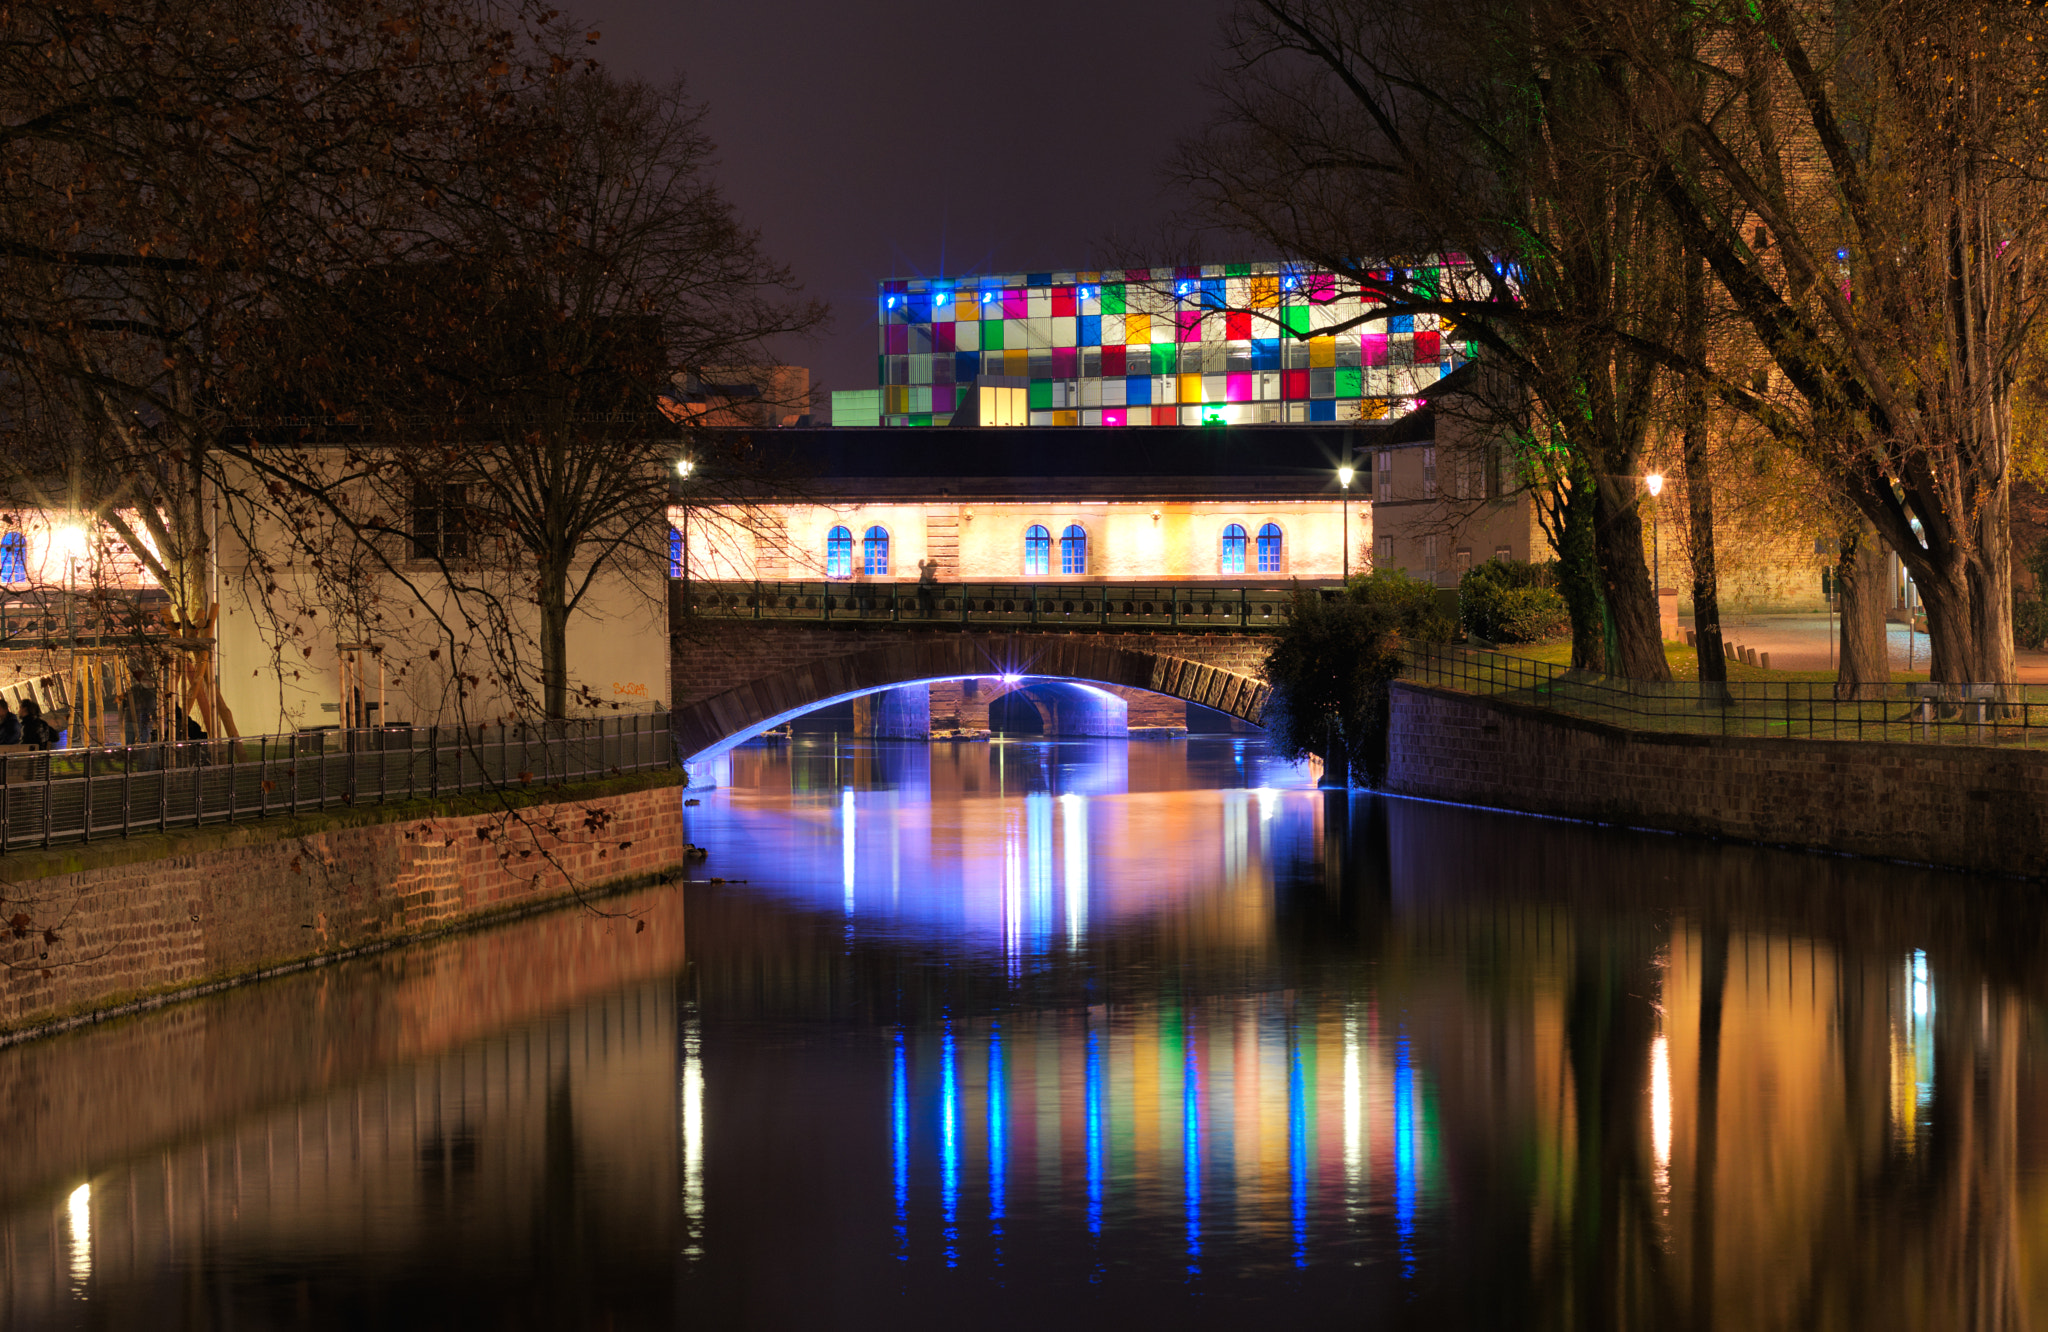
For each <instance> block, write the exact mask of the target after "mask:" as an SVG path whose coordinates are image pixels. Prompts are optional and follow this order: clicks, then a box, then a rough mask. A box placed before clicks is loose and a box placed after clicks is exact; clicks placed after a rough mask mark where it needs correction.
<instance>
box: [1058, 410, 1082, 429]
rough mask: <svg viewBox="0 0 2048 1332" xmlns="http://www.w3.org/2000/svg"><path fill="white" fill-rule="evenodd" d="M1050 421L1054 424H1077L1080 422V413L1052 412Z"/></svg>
mask: <svg viewBox="0 0 2048 1332" xmlns="http://www.w3.org/2000/svg"><path fill="white" fill-rule="evenodd" d="M1052 423H1053V424H1054V425H1056V426H1077V425H1079V424H1081V413H1079V412H1054V413H1053V414H1052Z"/></svg>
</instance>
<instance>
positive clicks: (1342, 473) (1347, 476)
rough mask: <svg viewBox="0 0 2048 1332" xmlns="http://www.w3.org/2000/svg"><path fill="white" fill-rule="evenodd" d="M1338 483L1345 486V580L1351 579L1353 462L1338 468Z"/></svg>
mask: <svg viewBox="0 0 2048 1332" xmlns="http://www.w3.org/2000/svg"><path fill="white" fill-rule="evenodd" d="M1337 484H1338V485H1340V486H1342V487H1344V581H1345V582H1347V583H1348V582H1350V581H1351V464H1350V463H1348V462H1347V463H1345V464H1344V465H1343V466H1342V467H1339V468H1338V469H1337Z"/></svg>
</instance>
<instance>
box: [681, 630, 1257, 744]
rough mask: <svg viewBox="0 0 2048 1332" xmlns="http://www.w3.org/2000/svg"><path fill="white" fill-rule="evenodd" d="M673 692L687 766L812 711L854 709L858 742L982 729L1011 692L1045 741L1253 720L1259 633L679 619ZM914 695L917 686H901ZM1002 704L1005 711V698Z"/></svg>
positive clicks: (1014, 704) (1012, 705)
mask: <svg viewBox="0 0 2048 1332" xmlns="http://www.w3.org/2000/svg"><path fill="white" fill-rule="evenodd" d="M676 624H677V626H678V627H677V630H676V632H675V633H674V634H673V636H672V637H673V642H672V652H671V668H672V671H673V679H672V682H671V688H672V690H673V697H674V699H675V713H674V716H675V729H676V746H677V751H678V753H679V755H680V756H681V757H682V758H683V759H684V760H685V761H686V762H691V763H695V762H701V761H703V760H706V759H710V758H714V757H716V756H717V755H718V754H720V753H723V752H724V751H725V750H727V749H729V748H731V747H732V746H733V745H735V744H738V743H739V742H741V741H743V740H746V739H748V738H750V737H752V736H755V735H758V734H760V733H761V732H762V731H764V730H767V729H769V728H770V727H773V726H777V725H780V724H781V723H782V722H784V721H787V720H789V719H790V718H792V717H795V716H797V715H799V714H801V713H804V712H808V711H810V710H811V709H813V708H816V707H819V706H821V705H823V704H827V703H834V702H839V701H841V700H845V699H853V700H855V709H856V727H857V729H859V730H860V732H861V733H862V734H866V735H875V736H885V737H886V736H897V737H902V738H911V737H915V736H918V735H922V734H929V732H930V730H931V728H932V727H933V726H934V724H936V725H938V726H939V727H941V728H944V727H947V726H949V725H950V726H955V727H958V728H961V729H977V730H978V729H983V728H986V727H988V725H989V718H990V716H991V712H992V711H1000V710H1003V709H1004V708H1005V707H1006V706H1008V707H1009V708H1015V707H1017V706H1018V704H1019V699H1018V698H1017V697H1012V696H1013V695H1014V696H1021V697H1022V698H1023V699H1026V700H1028V701H1029V703H1030V705H1031V706H1032V707H1033V708H1034V709H1035V710H1036V712H1037V713H1038V715H1039V717H1040V719H1041V724H1042V725H1043V726H1044V729H1045V730H1046V733H1048V734H1081V735H1090V734H1093V735H1103V734H1124V733H1125V730H1124V728H1125V727H1126V726H1159V725H1166V724H1170V723H1171V722H1174V721H1178V720H1180V719H1181V718H1182V717H1183V716H1184V715H1185V714H1184V710H1183V707H1184V705H1185V704H1187V703H1199V704H1201V705H1202V706H1204V707H1207V708H1213V709H1215V710H1216V711H1218V712H1222V713H1225V714H1227V715H1229V716H1231V717H1234V718H1237V719H1239V720H1241V721H1244V722H1249V723H1253V724H1256V723H1257V722H1258V720H1259V718H1260V716H1261V714H1262V713H1263V711H1264V709H1265V704H1266V697H1267V693H1268V690H1267V687H1266V684H1265V681H1264V680H1263V679H1262V678H1261V676H1260V674H1259V672H1260V666H1261V663H1262V662H1263V660H1264V658H1265V653H1266V648H1267V646H1268V645H1269V643H1270V642H1271V639H1270V637H1269V636H1268V635H1266V634H1263V633H1258V632H1248V631H1242V630H1240V631H1235V632H1232V631H1215V630H1199V629H1197V630H1179V629H1176V630H1166V631H1159V632H1133V631H1117V630H1111V631H1107V632H1087V631H1078V630H1066V629H1017V630H1012V631H979V630H974V629H952V628H921V627H920V628H912V627H909V626H903V625H861V624H814V623H803V622H798V623H775V622H763V621H754V620H744V619H730V620H728V619H720V618H716V617H708V616H707V617H693V618H689V619H683V620H679V621H677V622H676ZM908 685H917V686H921V688H918V689H906V688H904V687H903V686H908ZM1006 698H1008V699H1009V700H1010V701H1009V703H1008V705H1005V703H1004V700H1005V699H1006Z"/></svg>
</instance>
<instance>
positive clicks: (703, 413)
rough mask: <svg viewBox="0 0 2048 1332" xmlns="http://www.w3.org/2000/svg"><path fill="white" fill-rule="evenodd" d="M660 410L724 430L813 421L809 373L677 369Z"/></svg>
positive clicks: (775, 368) (778, 368) (769, 368)
mask: <svg viewBox="0 0 2048 1332" xmlns="http://www.w3.org/2000/svg"><path fill="white" fill-rule="evenodd" d="M671 382H672V384H673V387H672V389H671V391H670V392H669V393H668V394H666V395H665V396H664V397H663V398H662V411H663V413H664V414H665V415H666V416H668V418H669V419H670V420H672V421H681V422H683V423H685V424H689V425H700V426H713V427H718V428H724V429H753V430H781V429H787V428H791V427H796V426H807V425H810V424H811V372H810V371H809V370H807V369H805V368H804V367H803V366H800V365H724V366H718V365H713V366H705V367H703V368H702V369H700V370H686V371H679V372H678V373H677V374H676V375H675V377H674V379H673V380H672V381H671Z"/></svg>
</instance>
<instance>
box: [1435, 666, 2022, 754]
mask: <svg viewBox="0 0 2048 1332" xmlns="http://www.w3.org/2000/svg"><path fill="white" fill-rule="evenodd" d="M1404 656H1405V658H1406V661H1405V665H1404V667H1403V670H1402V677H1403V678H1404V679H1408V680H1413V681H1415V682H1417V683H1418V684H1429V685H1436V686H1440V687H1442V688H1446V689H1456V690H1459V691H1461V692H1463V693H1470V694H1486V695H1490V696H1492V697H1495V698H1499V699H1502V700H1505V701H1508V702H1514V703H1521V704H1524V705H1527V706H1531V707H1538V708H1544V709H1546V710H1549V711H1552V712H1561V713H1568V714H1570V715H1572V716H1575V717H1584V718H1587V719H1589V720H1592V721H1602V722H1607V723H1609V724H1611V725H1614V726H1622V727H1628V728H1631V729H1635V730H1646V731H1663V732H1681V733H1689V734H1707V735H1729V736H1757V737H1777V738H1798V739H1812V740H1886V741H1893V742H1911V743H1915V744H1972V745H2019V746H2043V745H2048V686H2044V685H2024V684H2007V685H1991V684H1928V683H1926V682H1925V681H1912V680H1906V681H1898V682H1895V683H1889V684H1883V685H1871V686H1866V687H1865V689H1864V696H1863V697H1861V698H1851V699H1838V698H1836V697H1835V696H1834V689H1835V684H1834V682H1833V681H1832V680H1782V681H1781V680H1735V681H1729V682H1728V683H1726V684H1719V685H1717V684H1711V683H1709V684H1702V683H1701V682H1699V681H1696V680H1677V681H1669V682H1658V681H1644V680H1626V679H1622V678H1620V677H1617V676H1606V675H1597V674H1594V673H1592V672H1589V671H1575V670H1571V669H1569V668H1567V667H1564V666H1556V665H1552V664H1550V663H1547V662H1540V661H1532V660H1530V659H1529V658H1527V657H1517V656H1512V655H1509V654H1507V653H1500V652H1481V651H1477V650H1474V649H1471V648H1463V647H1450V646H1442V647H1418V648H1413V649H1409V650H1408V651H1407V652H1405V653H1404Z"/></svg>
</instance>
